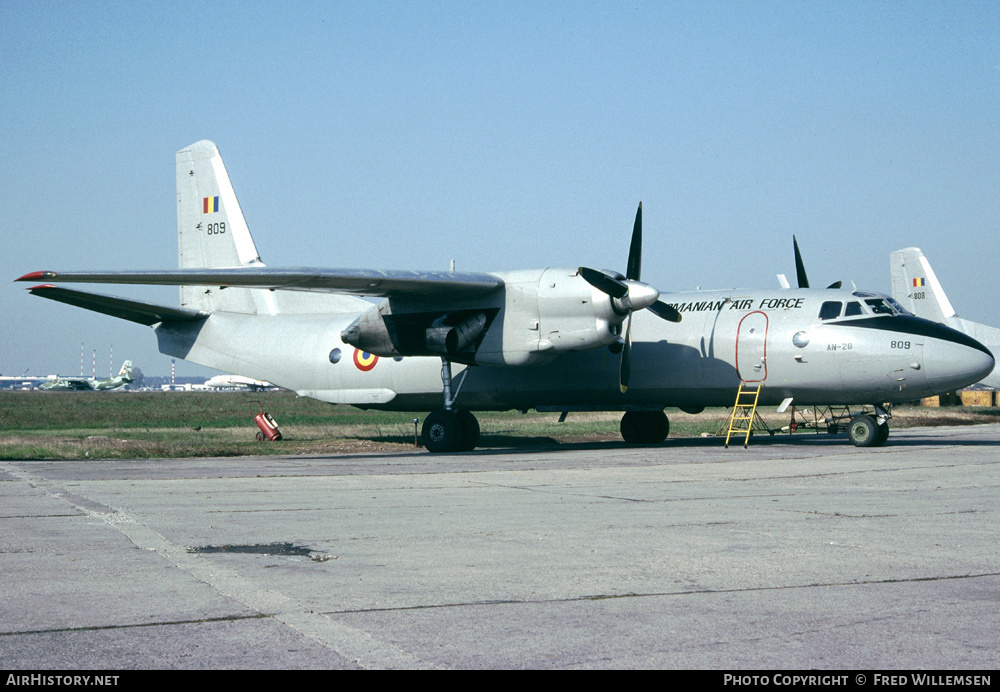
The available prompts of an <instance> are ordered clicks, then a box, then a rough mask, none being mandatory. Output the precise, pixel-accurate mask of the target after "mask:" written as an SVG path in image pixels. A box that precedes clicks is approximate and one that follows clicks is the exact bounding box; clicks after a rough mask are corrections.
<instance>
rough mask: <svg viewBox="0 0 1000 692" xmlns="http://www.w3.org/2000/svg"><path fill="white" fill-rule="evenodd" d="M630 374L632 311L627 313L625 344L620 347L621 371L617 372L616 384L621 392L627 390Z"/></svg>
mask: <svg viewBox="0 0 1000 692" xmlns="http://www.w3.org/2000/svg"><path fill="white" fill-rule="evenodd" d="M631 375H632V313H631V312H630V313H629V314H628V324H627V325H626V326H625V346H624V348H622V364H621V371H620V372H619V374H618V386H619V387H620V388H621V390H622V394H624V393H625V392H627V391H628V382H629V377H631Z"/></svg>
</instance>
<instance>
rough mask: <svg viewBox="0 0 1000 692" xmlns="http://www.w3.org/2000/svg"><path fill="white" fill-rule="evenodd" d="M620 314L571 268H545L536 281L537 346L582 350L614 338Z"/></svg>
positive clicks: (604, 296) (619, 324)
mask: <svg viewBox="0 0 1000 692" xmlns="http://www.w3.org/2000/svg"><path fill="white" fill-rule="evenodd" d="M623 321H624V316H623V315H621V314H618V313H617V312H616V311H615V309H614V306H613V304H612V300H611V299H610V298H609V297H608V296H607V295H605V294H603V293H601V292H600V291H598V290H597V289H596V288H594V287H593V286H591V285H590V284H589V283H587V282H586V281H584V280H583V279H582V278H581V277H580V276H579V274H577V272H576V271H575V270H568V269H546V270H545V271H544V272H543V273H542V275H541V277H540V279H539V281H538V328H539V333H538V350H539V351H554V352H556V353H563V352H567V351H586V350H589V349H592V348H599V347H601V346H608V345H610V344H612V343H614V342H616V341H618V339H619V337H620V336H621V331H622V330H621V325H622V322H623Z"/></svg>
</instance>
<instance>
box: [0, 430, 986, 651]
mask: <svg viewBox="0 0 1000 692" xmlns="http://www.w3.org/2000/svg"><path fill="white" fill-rule="evenodd" d="M998 447H1000V426H972V427H967V428H944V429H930V428H928V429H915V430H903V431H894V432H893V436H892V437H891V438H890V443H889V445H887V446H886V447H882V448H878V449H876V450H860V449H857V448H854V447H851V446H849V445H847V444H845V443H844V441H843V439H837V438H830V437H828V436H808V435H803V436H801V437H796V438H793V439H788V438H780V439H778V438H776V439H774V440H761V441H759V442H754V444H752V445H751V446H750V448H749V449H746V450H744V449H742V448H730V449H723V448H722V447H721V443H720V442H719V441H718V440H709V441H705V440H700V439H698V440H671V441H668V442H667V443H665V444H664V445H661V446H656V447H650V448H630V447H625V446H623V445H620V444H613V443H609V444H605V445H564V446H561V447H559V448H557V449H552V448H547V449H545V450H537V451H533V450H519V451H510V452H499V453H498V452H496V451H491V452H486V453H474V454H468V455H464V456H432V455H428V454H426V453H424V452H414V453H413V454H397V455H393V456H374V455H372V456H351V457H270V458H267V457H260V458H241V459H208V460H206V459H198V460H133V461H86V462H27V461H6V462H0V573H2V574H3V575H4V582H3V587H2V588H3V590H2V601H0V607H2V611H3V618H2V619H0V660H2V661H3V662H4V667H5V668H11V669H29V668H41V669H51V668H91V669H105V668H107V669H129V668H374V669H383V668H407V669H412V668H716V669H749V668H828V669H832V668H864V669H872V668H883V669H889V668H919V669H929V668H935V669H955V668H977V669H981V668H995V667H997V664H998V662H1000V646H998V644H997V643H996V637H995V633H994V629H995V617H994V616H993V615H992V613H994V612H995V609H996V608H995V606H996V602H997V599H998V594H1000V560H998V553H997V550H996V537H997V535H1000V534H998V530H997V529H998V516H997V507H996V497H997V490H998V485H1000V459H998V455H997V453H996V452H997V450H998ZM270 545H292V546H295V547H296V548H301V550H287V551H284V552H282V551H278V550H272V551H270V552H268V550H265V549H258V548H259V547H260V546H270ZM220 546H237V547H239V546H242V547H244V548H246V547H247V546H250V548H246V549H238V548H237V549H232V550H222V549H210V548H218V547H220ZM272 553H274V554H272ZM317 555H319V556H322V559H315V556H317Z"/></svg>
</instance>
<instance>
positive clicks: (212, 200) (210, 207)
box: [201, 196, 219, 214]
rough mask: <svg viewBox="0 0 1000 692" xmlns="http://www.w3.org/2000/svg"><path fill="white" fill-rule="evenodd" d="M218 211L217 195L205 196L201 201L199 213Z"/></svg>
mask: <svg viewBox="0 0 1000 692" xmlns="http://www.w3.org/2000/svg"><path fill="white" fill-rule="evenodd" d="M217 211H219V197H218V196H215V197H205V198H204V199H203V200H202V201H201V213H202V214H214V213H215V212H217Z"/></svg>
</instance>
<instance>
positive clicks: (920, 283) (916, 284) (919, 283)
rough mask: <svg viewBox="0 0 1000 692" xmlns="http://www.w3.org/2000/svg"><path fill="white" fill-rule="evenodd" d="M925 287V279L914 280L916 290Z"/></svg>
mask: <svg viewBox="0 0 1000 692" xmlns="http://www.w3.org/2000/svg"><path fill="white" fill-rule="evenodd" d="M924 285H926V284H925V282H924V279H914V280H913V287H914V288H916V287H917V286H924Z"/></svg>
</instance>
